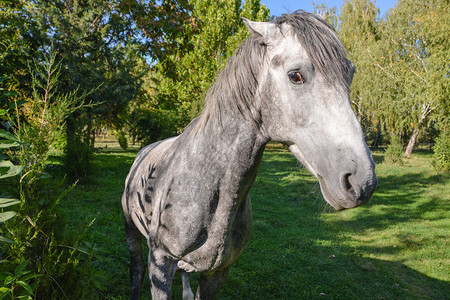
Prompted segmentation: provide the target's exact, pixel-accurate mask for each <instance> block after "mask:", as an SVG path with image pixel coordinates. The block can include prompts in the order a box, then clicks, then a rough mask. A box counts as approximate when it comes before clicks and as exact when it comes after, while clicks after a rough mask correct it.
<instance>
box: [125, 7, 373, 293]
mask: <svg viewBox="0 0 450 300" xmlns="http://www.w3.org/2000/svg"><path fill="white" fill-rule="evenodd" d="M243 21H244V23H245V25H246V26H247V28H248V30H249V31H250V33H251V36H250V37H249V38H248V39H247V40H246V41H244V42H243V43H242V44H241V45H240V47H239V48H238V49H237V50H236V53H235V55H234V56H233V57H231V58H230V59H229V60H228V62H227V65H226V67H225V69H224V70H223V71H222V72H221V73H220V74H219V75H218V78H217V79H216V82H215V84H214V85H213V86H212V87H211V89H210V90H209V91H208V93H207V95H206V99H205V101H206V104H205V108H204V110H203V112H202V113H201V115H200V116H199V117H198V118H196V119H194V120H193V121H192V122H191V123H190V124H189V125H188V126H187V127H186V128H185V129H184V131H183V133H181V134H180V135H179V136H176V137H172V138H169V139H166V140H163V141H159V142H156V143H154V144H151V145H149V146H147V147H145V148H143V149H142V150H141V151H140V152H139V153H138V155H137V157H136V159H135V161H134V164H133V166H132V167H131V170H130V173H129V174H128V177H127V179H126V183H125V191H124V193H123V197H122V206H123V211H124V214H125V233H126V241H127V246H128V250H129V253H130V276H131V286H132V292H131V293H132V295H131V298H132V299H138V298H139V296H140V293H141V285H142V281H143V278H144V274H145V267H144V266H145V263H144V260H143V250H142V236H144V237H145V238H146V240H147V244H148V247H149V257H148V270H149V276H150V281H151V293H152V298H153V299H155V300H156V299H169V298H170V297H171V290H172V279H173V276H174V273H175V272H176V271H177V270H180V271H181V272H182V280H183V287H184V289H183V298H184V299H193V293H192V291H191V289H190V286H189V281H188V276H187V273H188V272H200V273H201V275H200V278H199V282H198V289H197V292H196V298H197V299H214V298H215V297H216V296H217V294H218V291H219V288H220V286H221V284H222V283H223V282H224V280H225V278H226V276H227V274H228V272H229V270H230V267H231V265H232V264H233V262H234V261H235V260H236V259H237V258H238V256H239V255H240V253H241V252H242V250H243V249H244V246H245V245H246V243H247V241H248V240H249V238H250V234H251V227H252V211H251V204H250V200H249V197H248V193H249V191H250V188H251V186H252V184H253V182H254V180H255V177H256V174H257V171H258V167H259V165H260V162H261V158H262V154H263V151H264V148H265V145H266V144H267V143H268V142H269V141H270V140H274V141H278V142H281V143H284V144H285V145H287V146H288V147H289V149H290V151H291V152H292V153H293V154H294V156H295V157H296V158H297V159H298V160H299V161H300V162H301V163H302V164H303V165H304V166H305V167H306V168H307V169H308V170H309V171H310V172H311V173H312V174H313V175H314V176H316V177H317V178H318V180H319V183H320V188H321V191H322V195H323V197H324V198H325V200H326V201H327V202H328V203H329V204H330V205H332V206H333V207H334V208H335V209H336V210H341V209H344V208H353V207H357V206H359V205H362V204H365V203H366V202H368V201H369V199H370V198H371V196H372V193H373V191H374V189H375V187H376V185H377V177H376V175H375V172H374V169H375V164H374V162H373V159H372V156H371V154H370V151H369V149H368V147H367V145H366V142H365V141H364V137H363V133H362V130H361V126H360V124H359V122H358V120H357V118H356V116H355V114H354V112H353V110H352V107H351V104H350V101H349V86H350V83H351V81H352V77H353V72H354V66H353V64H352V63H351V62H350V61H349V60H347V58H346V52H345V50H344V48H343V46H342V43H341V42H340V40H339V39H338V38H337V36H336V34H335V32H334V31H333V30H332V29H331V28H330V27H329V26H328V25H327V24H326V23H325V22H324V21H323V20H322V19H321V18H320V17H317V16H315V15H313V14H310V13H307V12H304V11H296V12H294V13H292V14H284V15H282V16H281V17H278V18H276V19H275V20H274V21H272V22H252V21H249V20H246V19H243Z"/></svg>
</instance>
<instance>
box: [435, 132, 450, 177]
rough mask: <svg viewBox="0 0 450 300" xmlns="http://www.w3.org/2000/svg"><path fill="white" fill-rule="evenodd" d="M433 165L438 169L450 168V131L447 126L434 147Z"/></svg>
mask: <svg viewBox="0 0 450 300" xmlns="http://www.w3.org/2000/svg"><path fill="white" fill-rule="evenodd" d="M433 151H434V154H433V167H434V168H435V169H437V170H443V171H449V170H450V133H449V131H448V130H447V128H446V127H444V129H443V130H442V131H441V133H440V134H439V137H438V138H437V139H436V142H435V144H434V147H433Z"/></svg>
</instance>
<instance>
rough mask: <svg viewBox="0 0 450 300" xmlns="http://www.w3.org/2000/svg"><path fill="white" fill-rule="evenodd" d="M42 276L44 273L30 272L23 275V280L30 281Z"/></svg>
mask: <svg viewBox="0 0 450 300" xmlns="http://www.w3.org/2000/svg"><path fill="white" fill-rule="evenodd" d="M41 276H42V274H28V275H25V276H23V277H22V280H23V281H28V280H30V279H33V278H37V277H41Z"/></svg>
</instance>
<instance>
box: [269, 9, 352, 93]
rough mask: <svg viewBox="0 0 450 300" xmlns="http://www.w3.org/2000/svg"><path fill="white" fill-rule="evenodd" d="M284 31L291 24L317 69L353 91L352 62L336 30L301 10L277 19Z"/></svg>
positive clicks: (328, 78)
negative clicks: (350, 74) (351, 84)
mask: <svg viewBox="0 0 450 300" xmlns="http://www.w3.org/2000/svg"><path fill="white" fill-rule="evenodd" d="M273 23H275V24H277V25H278V27H279V28H280V30H281V25H282V24H288V25H291V26H292V27H293V28H294V32H295V33H296V34H297V37H298V39H299V40H300V43H301V44H302V46H303V48H304V49H305V50H306V53H307V54H308V57H309V59H310V60H311V62H312V64H313V65H314V68H315V70H316V71H317V72H318V73H319V74H321V75H322V76H324V77H325V78H326V79H327V80H328V81H329V82H331V83H333V84H335V85H336V86H338V87H339V86H340V87H344V88H345V90H346V91H348V89H349V88H350V80H349V78H348V74H349V71H350V68H351V67H350V61H349V60H347V58H346V56H347V53H346V51H345V48H344V46H343V45H342V42H341V41H340V40H339V38H338V37H337V35H336V32H335V31H334V29H333V28H332V27H331V26H330V25H329V24H328V23H327V22H326V21H325V20H323V19H322V18H321V17H319V16H317V15H314V14H311V13H309V12H305V11H303V10H297V11H296V12H294V13H292V14H283V15H281V16H280V17H278V18H276V19H275V20H273Z"/></svg>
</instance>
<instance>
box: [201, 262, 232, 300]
mask: <svg viewBox="0 0 450 300" xmlns="http://www.w3.org/2000/svg"><path fill="white" fill-rule="evenodd" d="M230 268H231V267H227V268H225V269H222V270H220V271H216V272H214V273H202V274H201V275H200V280H199V282H198V288H197V295H196V298H195V299H196V300H210V299H216V297H217V294H218V293H219V289H220V287H221V286H222V284H223V282H224V281H225V279H226V278H227V275H228V272H229V271H230Z"/></svg>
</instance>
